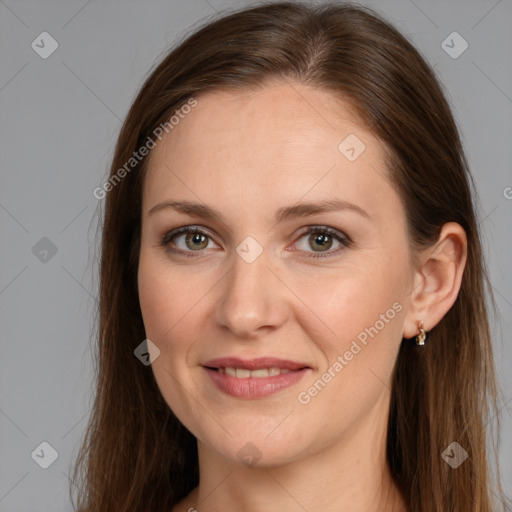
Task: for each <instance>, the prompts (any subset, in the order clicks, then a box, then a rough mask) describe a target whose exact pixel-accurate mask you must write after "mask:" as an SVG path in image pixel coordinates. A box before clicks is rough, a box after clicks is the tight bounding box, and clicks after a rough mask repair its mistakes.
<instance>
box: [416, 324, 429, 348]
mask: <svg viewBox="0 0 512 512" xmlns="http://www.w3.org/2000/svg"><path fill="white" fill-rule="evenodd" d="M418 328H419V330H420V333H419V334H418V335H417V336H416V345H425V339H426V337H427V333H426V332H425V329H423V322H422V321H419V322H418Z"/></svg>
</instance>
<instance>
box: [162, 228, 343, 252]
mask: <svg viewBox="0 0 512 512" xmlns="http://www.w3.org/2000/svg"><path fill="white" fill-rule="evenodd" d="M183 233H187V234H188V233H193V234H196V233H197V234H200V235H205V236H207V237H208V238H210V239H211V238H212V237H210V235H208V233H206V232H205V231H203V230H202V229H200V228H198V227H195V226H185V227H182V228H177V229H174V230H172V231H169V232H168V233H166V234H165V235H164V236H163V238H162V240H161V245H162V246H164V247H165V248H166V249H167V250H168V251H171V252H172V253H179V254H182V255H183V256H185V257H188V258H190V257H192V258H195V257H197V256H196V255H194V254H190V253H194V252H201V251H182V250H181V249H171V248H170V247H169V243H170V242H171V241H172V240H173V239H174V238H176V237H177V236H178V235H181V234H183ZM313 233H320V234H323V235H330V236H332V237H334V238H335V239H336V240H337V241H338V242H340V243H341V245H342V247H340V248H338V249H336V250H334V251H325V252H324V253H318V254H308V255H307V256H306V257H307V258H330V257H333V256H334V255H337V254H338V253H340V252H341V251H342V250H343V249H344V248H347V247H350V245H351V244H352V240H351V239H350V237H349V236H347V235H345V234H344V233H341V232H339V231H337V230H335V229H332V228H329V227H328V226H310V229H309V230H308V231H305V232H304V233H302V234H301V235H300V237H299V238H298V240H300V239H301V238H303V237H304V236H305V235H310V234H313Z"/></svg>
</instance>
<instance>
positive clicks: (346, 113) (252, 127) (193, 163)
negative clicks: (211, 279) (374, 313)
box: [144, 83, 398, 214]
mask: <svg viewBox="0 0 512 512" xmlns="http://www.w3.org/2000/svg"><path fill="white" fill-rule="evenodd" d="M196 99H197V106H196V107H195V108H193V109H191V112H190V113H189V114H187V115H186V116H184V117H183V118H182V119H180V122H179V124H177V125H176V126H175V127H174V128H173V130H172V131H171V132H170V133H169V134H167V135H165V136H164V137H163V139H162V141H160V142H158V143H157V145H156V147H155V148H154V149H153V150H152V151H151V157H150V161H149V162H148V164H149V165H148V175H147V177H146V180H145V181H146V183H145V187H144V197H145V199H144V202H145V203H148V198H150V199H151V202H152V203H154V202H158V201H159V200H166V199H169V198H173V199H175V198H177V197H179V198H182V199H183V198H187V199H190V200H194V201H197V200H198V198H199V199H200V200H204V202H208V203H211V202H212V201H208V198H213V199H215V198H217V199H218V203H219V204H217V205H216V206H219V205H220V206H222V208H224V209H226V208H229V206H228V204H226V200H229V201H231V202H235V203H237V206H238V211H239V210H240V208H242V207H243V206H244V204H246V205H249V204H250V203H251V201H255V202H256V203H257V204H258V206H259V207H268V208H271V209H275V208H274V205H276V204H277V203H279V204H281V203H283V204H291V203H294V202H296V201H298V200H299V199H301V198H302V197H304V196H307V197H304V199H308V200H313V199H314V198H319V197H323V198H326V197H328V198H332V197H335V196H337V197H341V198H343V199H345V200H353V201H355V200H356V199H357V200H358V201H359V202H360V203H361V204H360V205H361V206H362V207H363V208H365V207H366V208H365V209H368V210H370V211H371V210H374V213H375V214H378V209H379V207H381V206H383V201H382V200H381V199H382V196H383V195H384V199H386V197H385V195H386V193H388V194H392V195H393V196H394V197H391V198H388V199H389V200H394V201H396V200H397V199H398V198H397V197H396V194H395V193H394V190H393V189H392V188H391V186H390V184H389V182H388V180H387V177H386V175H387V171H386V168H385V160H384V159H385V147H384V145H383V144H382V143H381V142H380V141H379V140H378V139H377V138H376V137H375V136H374V135H373V134H372V133H371V132H370V131H369V130H368V129H367V128H365V127H364V125H363V123H362V122H361V120H360V119H359V117H358V116H357V113H356V111H355V109H354V108H352V107H351V105H350V104H349V103H347V102H344V101H342V100H341V99H339V98H337V97H335V96H334V95H333V94H332V93H330V92H328V91H325V90H321V89H317V88H312V87H310V86H306V85H304V84H297V83H293V84H292V83H275V84H270V85H267V86H265V87H263V88H261V89H259V90H230V91H227V90H224V91H212V92H207V93H204V94H202V95H200V96H198V97H197V98H196ZM352 149H353V150H352ZM347 150H348V152H347ZM354 156H355V157H356V158H355V159H354ZM349 157H350V158H349ZM185 196H186V197H185ZM384 202H385V201H384ZM388 206H389V205H388ZM150 207H151V205H150V204H145V210H146V211H147V210H148V209H149V208H150Z"/></svg>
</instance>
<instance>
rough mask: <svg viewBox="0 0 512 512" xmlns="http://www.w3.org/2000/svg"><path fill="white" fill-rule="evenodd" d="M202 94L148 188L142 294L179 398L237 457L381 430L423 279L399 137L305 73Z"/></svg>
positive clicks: (289, 457)
mask: <svg viewBox="0 0 512 512" xmlns="http://www.w3.org/2000/svg"><path fill="white" fill-rule="evenodd" d="M197 102H198V103H197V106H196V107H195V108H193V109H191V112H190V113H189V114H188V115H186V116H184V118H183V119H180V122H179V124H177V125H176V126H175V127H174V128H173V130H172V131H171V132H170V133H169V134H168V135H166V136H165V137H164V138H163V139H162V141H161V142H159V143H158V144H157V146H156V147H155V148H154V149H153V150H152V152H151V160H150V162H149V168H148V171H149V172H148V175H147V177H146V180H145V186H144V193H143V223H142V240H141V251H140V264H139V272H138V284H139V297H140V305H141V309H142V314H143V319H144V325H145V329H146V336H147V338H148V339H150V340H151V341H152V342H153V343H154V344H155V345H156V346H157V347H158V349H159V350H160V355H159V356H158V357H157V358H156V359H155V360H154V362H153V364H152V368H153V372H154V375H155V378H156V381H157V383H158V386H159V388H160V390H161V392H162V395H163V397H164V399H165V400H166V402H167V404H168V405H169V407H170V408H171V409H172V410H173V411H174V413H175V414H176V416H177V417H178V418H179V419H180V420H181V422H182V423H183V424H184V425H185V426H186V427H187V428H188V429H189V430H190V431H191V432H192V433H193V434H194V435H195V436H196V437H197V438H198V440H199V442H200V445H201V446H202V447H203V449H204V450H206V451H207V452H208V453H210V454H211V455H213V456H218V455H220V456H222V457H223V458H224V459H228V461H229V460H231V461H233V462H237V463H244V464H248V465H253V464H255V463H258V464H259V465H261V466H272V465H281V464H285V463H287V462H291V461H297V460H299V459H301V458H304V457H306V456H311V455H314V454H318V453H320V452H321V451H323V450H325V449H326V448H333V447H334V446H339V447H341V446H345V443H347V442H348V441H350V442H352V441H354V443H355V441H356V439H357V438H359V440H360V442H359V443H358V449H359V450H360V449H361V443H363V442H364V439H367V440H369V439H372V440H374V439H375V438H376V437H375V436H376V435H377V437H378V439H379V440H380V439H381V438H382V437H383V435H384V433H385V430H386V420H387V414H388V408H389V397H390V385H391V381H390V377H391V374H392V370H393V366H394V363H395V359H396V356H397V351H398V348H399V345H400V343H401V341H402V334H403V333H404V321H405V315H406V312H407V308H408V297H409V293H410V291H411V289H412V276H413V269H412V268H411V267H410V259H409V248H408V245H407V235H406V218H405V212H404V209H403V206H402V204H401V201H400V199H399V196H398V195H397V193H396V192H395V190H394V189H393V188H392V187H391V185H390V184H389V182H388V180H387V178H386V169H385V164H384V157H385V153H384V149H383V146H382V145H381V144H380V143H379V141H378V140H377V139H376V138H375V137H374V136H373V135H372V134H371V133H370V132H369V131H368V130H367V129H365V128H364V127H363V126H362V125H361V124H360V122H359V121H358V119H357V118H356V117H355V116H354V114H353V112H351V110H350V109H349V108H348V105H347V104H343V103H341V102H340V101H339V100H337V99H335V98H334V96H332V95H331V93H329V92H325V91H323V90H319V89H314V88H311V87H307V86H305V85H301V84H298V83H294V84H293V86H292V85H290V84H286V83H274V84H269V85H267V86H265V88H263V89H262V90H261V91H258V92H247V91H238V92H226V91H223V92H208V93H206V94H204V95H201V96H199V97H197ZM363 145H364V146H363ZM170 202H173V203H174V202H177V203H180V204H182V206H181V207H180V206H176V207H172V206H169V205H167V206H165V204H166V203H170ZM184 203H187V204H188V203H192V204H193V206H188V207H185V206H184V205H183V204H184ZM327 203H329V204H330V205H331V207H326V206H325V205H326V204H327ZM335 203H336V204H335ZM305 204H307V205H309V206H307V207H305V206H303V205H305ZM206 212H213V213H212V214H208V215H206ZM192 227H195V228H197V229H198V230H199V231H200V232H199V233H194V232H184V233H177V234H176V235H175V236H173V234H172V233H171V234H169V233H170V232H171V231H174V230H176V229H178V228H192ZM315 228H316V232H315ZM323 228H328V230H329V231H328V232H325V233H322V229H323ZM141 341H142V340H141ZM226 368H227V369H226ZM258 370H259V371H258ZM375 433H377V434H375ZM372 436H373V437H372ZM371 443H373V441H371ZM356 444H357V443H356ZM354 446H355V445H354ZM364 449H365V450H370V448H368V447H367V448H364Z"/></svg>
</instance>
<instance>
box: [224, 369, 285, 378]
mask: <svg viewBox="0 0 512 512" xmlns="http://www.w3.org/2000/svg"><path fill="white" fill-rule="evenodd" d="M219 372H220V373H226V374H227V375H230V376H231V377H238V378H239V379H247V378H249V377H253V378H263V377H275V376H276V375H280V374H281V373H290V370H287V369H284V368H283V369H281V368H261V369H259V370H247V369H246V368H229V367H226V368H219Z"/></svg>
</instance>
